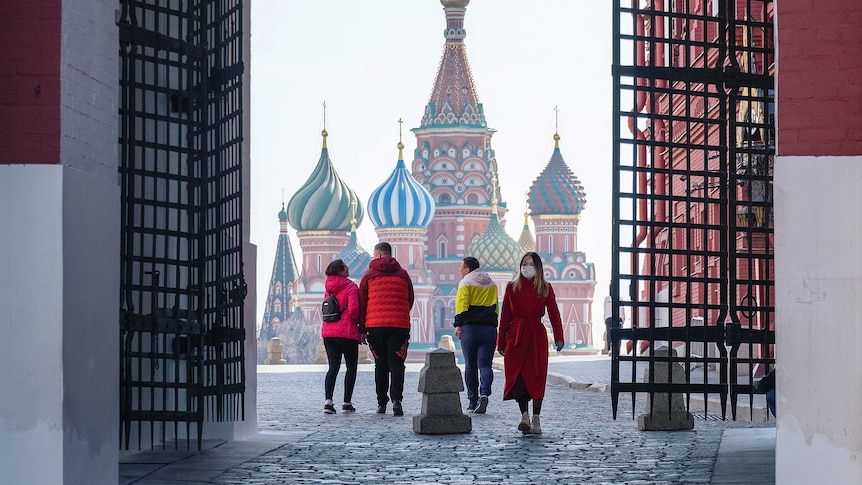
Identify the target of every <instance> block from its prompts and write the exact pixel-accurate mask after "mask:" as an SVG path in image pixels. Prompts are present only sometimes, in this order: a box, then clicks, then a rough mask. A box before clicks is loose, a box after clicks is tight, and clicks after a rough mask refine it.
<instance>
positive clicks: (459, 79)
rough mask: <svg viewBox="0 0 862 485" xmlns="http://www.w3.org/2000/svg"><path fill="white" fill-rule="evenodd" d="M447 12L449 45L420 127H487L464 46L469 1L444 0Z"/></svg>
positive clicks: (444, 53) (442, 0) (447, 41)
mask: <svg viewBox="0 0 862 485" xmlns="http://www.w3.org/2000/svg"><path fill="white" fill-rule="evenodd" d="M440 3H441V4H442V5H443V7H445V8H444V11H445V13H446V29H444V30H443V37H445V38H446V45H445V48H444V49H443V58H442V59H440V66H439V67H438V68H437V78H436V79H435V80H434V88H433V89H432V90H431V98H430V99H429V100H428V104H427V105H426V106H425V113H424V114H423V115H422V122H421V124H420V128H428V127H452V126H468V127H479V128H485V127H487V124H486V123H485V112H484V110H483V108H482V103H480V102H479V96H478V95H477V94H476V86H475V83H474V82H473V74H472V73H471V72H470V63H469V62H467V51H466V49H465V48H464V38H465V37H466V36H467V31H466V30H465V29H464V14H465V8H466V7H467V4H469V3H470V1H469V0H440Z"/></svg>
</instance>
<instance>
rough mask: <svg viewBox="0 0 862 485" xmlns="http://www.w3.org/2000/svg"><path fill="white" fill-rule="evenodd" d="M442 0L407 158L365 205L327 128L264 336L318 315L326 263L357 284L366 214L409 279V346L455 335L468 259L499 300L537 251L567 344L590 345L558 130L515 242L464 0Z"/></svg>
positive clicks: (295, 200) (585, 275)
mask: <svg viewBox="0 0 862 485" xmlns="http://www.w3.org/2000/svg"><path fill="white" fill-rule="evenodd" d="M441 4H442V5H443V10H444V13H445V20H446V28H445V29H444V40H445V44H444V51H443V56H442V59H441V61H440V65H439V67H438V70H437V74H436V78H435V81H434V87H433V89H432V92H431V95H430V98H429V100H428V102H427V104H426V105H425V107H424V111H423V113H422V117H421V120H420V122H419V126H418V127H415V128H413V129H412V130H411V131H412V133H413V134H414V136H415V139H416V146H415V148H414V149H413V150H412V152H409V154H410V155H411V156H410V157H409V158H408V159H407V160H406V161H405V160H404V150H403V149H404V145H403V144H402V143H401V141H399V143H398V160H397V162H396V165H395V169H394V170H393V171H392V172H391V174H390V175H389V177H388V178H387V179H386V180H385V181H383V183H382V184H381V185H380V186H379V187H378V188H377V189H375V190H374V192H373V193H372V195H371V197H370V198H369V200H368V201H367V205H366V206H363V204H362V202H361V201H360V200H359V198H358V197H357V196H356V193H355V192H354V191H353V189H351V188H350V187H348V186H347V184H346V183H345V182H344V181H343V180H341V178H340V177H339V176H338V173H337V171H336V169H335V167H334V165H333V162H332V160H330V159H329V154H328V151H327V147H326V137H327V135H328V134H327V132H326V130H325V129H324V131H323V148H322V150H321V157H320V160H319V162H318V164H317V166H316V167H315V169H314V171H313V173H312V175H311V176H310V177H309V179H308V180H307V181H306V183H305V184H304V185H303V186H302V188H300V189H299V191H297V192H296V194H294V195H293V197H292V198H291V200H290V202H289V203H288V205H287V211H286V215H287V219H288V221H289V223H290V225H291V226H292V227H293V228H294V230H296V233H297V237H298V239H299V241H300V250H301V252H302V256H301V257H300V258H299V261H300V263H299V267H297V268H293V269H292V270H291V269H289V266H290V264H292V263H291V262H290V261H292V260H293V257H292V252H291V251H292V249H291V248H290V245H289V241H282V236H279V250H278V253H277V256H276V258H277V261H275V263H274V266H273V267H274V273H273V278H272V281H271V283H270V289H269V291H270V296H269V297H268V298H267V304H266V308H265V314H264V318H263V321H262V327H261V328H262V331H261V338H267V335H270V334H269V332H271V330H272V329H273V328H274V327H275V326H277V325H278V324H280V323H281V322H283V321H285V320H286V319H287V318H289V316H290V315H289V313H301V314H302V316H303V317H304V319H306V320H308V321H311V322H315V321H320V314H319V313H320V302H321V301H322V300H323V296H324V295H323V282H324V280H325V275H324V274H323V272H324V270H325V268H326V265H327V264H328V263H329V262H330V261H331V260H332V259H336V258H341V259H343V260H344V261H345V262H347V263H348V265H349V266H350V274H351V276H352V277H353V278H355V279H356V280H357V281H358V280H359V279H360V278H361V277H362V274H363V273H364V271H365V270H366V269H367V267H368V262H369V261H370V259H371V256H370V255H369V254H368V251H366V250H365V249H364V248H362V247H361V246H360V245H359V244H358V242H357V240H356V233H355V231H356V227H358V226H359V224H361V223H362V222H363V218H364V216H365V215H366V214H367V215H368V218H369V219H370V220H371V223H372V224H373V225H374V227H375V230H376V232H377V235H378V238H379V240H381V241H387V242H389V243H390V244H392V247H393V253H394V254H393V255H394V256H395V257H396V258H397V259H398V260H399V262H400V263H401V265H402V266H403V267H404V268H405V269H406V270H407V271H408V273H409V274H410V275H411V277H412V278H413V284H414V287H415V291H416V302H415V304H414V307H413V311H412V315H411V318H412V323H411V325H412V326H411V341H412V342H414V343H418V344H434V343H436V342H437V341H438V340H439V338H440V336H441V335H443V334H446V333H451V332H452V321H453V320H454V311H455V293H456V291H457V288H458V282H459V281H460V279H461V274H460V265H461V261H462V259H463V258H464V257H465V256H474V257H476V258H478V259H479V261H480V264H481V265H482V268H483V269H485V270H486V271H487V272H488V273H489V274H490V275H491V276H492V278H493V279H494V281H496V282H497V284H498V286H499V290H500V291H499V294H500V295H503V294H504V289H505V285H506V283H507V282H509V281H511V280H512V279H513V278H514V277H515V275H516V274H517V267H518V265H519V262H520V259H521V257H522V256H523V254H524V253H525V252H526V251H536V252H538V253H539V254H540V255H541V256H542V258H543V260H544V261H545V272H546V274H545V276H546V278H547V279H548V280H549V281H550V282H551V283H552V284H553V286H554V289H555V292H556V295H557V303H558V305H559V306H560V311H561V314H562V316H563V324H564V330H565V338H566V343H567V344H568V345H569V346H570V348H572V347H587V348H589V347H592V346H593V341H592V330H591V325H592V319H593V316H592V300H593V293H594V289H595V283H596V281H595V269H594V267H593V264H592V263H589V262H588V261H587V259H586V255H585V254H584V253H583V252H580V251H578V245H577V242H578V238H577V235H578V234H577V233H578V221H579V217H580V212H581V210H582V209H583V206H584V204H585V202H586V198H585V194H584V190H583V187H582V185H581V183H580V181H578V179H577V178H576V177H575V176H574V175H573V174H572V172H571V170H570V169H569V168H568V166H567V165H566V163H565V161H564V160H563V157H562V154H561V152H560V148H559V136H558V135H556V134H555V135H554V138H555V141H556V145H555V148H554V152H553V153H552V154H551V157H550V160H549V162H548V163H547V166H546V167H545V169H544V170H543V171H542V172H541V173H540V174H539V175H538V177H537V178H536V179H535V181H534V182H533V183H532V185H530V187H528V188H525V189H527V195H528V197H529V201H528V205H529V207H528V209H529V212H528V213H526V214H524V227H523V230H522V233H521V237H520V238H519V239H518V240H517V241H516V240H515V239H513V238H512V237H511V236H509V235H508V234H507V232H506V230H505V224H506V214H507V212H508V209H507V208H506V203H505V202H504V201H503V199H502V196H501V193H500V187H499V183H498V179H499V177H500V176H501V175H502V176H505V173H500V170H499V167H498V163H497V158H496V153H495V151H494V149H493V148H492V137H493V135H494V133H495V130H494V129H492V128H490V127H489V126H488V124H487V122H486V120H485V114H484V108H483V106H482V103H481V102H480V101H479V99H478V96H477V94H476V86H475V83H474V81H473V76H472V73H471V71H470V66H469V62H468V60H467V54H466V48H465V45H464V38H465V37H466V30H465V29H464V17H465V13H466V7H467V5H468V4H469V0H441ZM537 156H540V154H537ZM279 217H280V218H281V216H279ZM530 219H531V220H532V223H533V227H534V228H535V236H534V235H533V233H532V232H531V231H530V227H529V220H530ZM285 230H286V227H285V226H284V225H283V226H282V231H283V232H284V231H285ZM285 236H286V235H285ZM285 239H286V237H285ZM283 246H284V248H286V250H282V247H283ZM275 271H278V272H279V273H278V274H276V273H275ZM290 274H293V275H296V280H295V281H282V280H281V278H283V277H286V276H287V275H290ZM277 292H280V293H277ZM270 336H271V335H270Z"/></svg>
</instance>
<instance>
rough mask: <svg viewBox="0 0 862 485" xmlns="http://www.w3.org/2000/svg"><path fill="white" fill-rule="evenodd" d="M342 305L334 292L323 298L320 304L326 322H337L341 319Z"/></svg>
mask: <svg viewBox="0 0 862 485" xmlns="http://www.w3.org/2000/svg"><path fill="white" fill-rule="evenodd" d="M341 311H342V310H341V307H340V306H339V305H338V299H337V298H335V295H333V294H332V292H330V293H329V296H327V297H326V299H324V300H323V304H322V305H321V306H320V314H321V315H322V316H323V321H324V322H337V321H339V320H341Z"/></svg>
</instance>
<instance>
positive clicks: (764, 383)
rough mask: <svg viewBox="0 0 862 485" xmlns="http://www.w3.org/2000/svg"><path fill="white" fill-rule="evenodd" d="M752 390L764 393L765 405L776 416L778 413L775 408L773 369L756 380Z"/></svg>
mask: <svg viewBox="0 0 862 485" xmlns="http://www.w3.org/2000/svg"><path fill="white" fill-rule="evenodd" d="M754 390H755V391H757V392H762V393H764V394H766V407H767V408H768V409H769V412H771V413H772V415H773V416H775V417H776V418H777V417H778V413H777V410H776V409H775V369H772V370H770V371H769V372H767V373H766V375H765V376H763V378H762V379H760V380H759V381H757V382H756V383H755V384H754Z"/></svg>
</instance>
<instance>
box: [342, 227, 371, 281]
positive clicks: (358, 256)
mask: <svg viewBox="0 0 862 485" xmlns="http://www.w3.org/2000/svg"><path fill="white" fill-rule="evenodd" d="M335 259H340V260H342V261H344V264H346V265H347V267H348V268H350V277H351V278H354V279H359V278H362V275H363V274H364V273H365V270H367V269H368V263H370V262H371V259H372V257H371V255H370V254H368V251H366V250H365V248H363V247H362V246H360V245H359V241H357V240H356V230H355V229H354V230H352V231H350V240H348V241H347V246H345V247H344V249H342V250H341V252H340V253H338V256H336V257H335Z"/></svg>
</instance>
